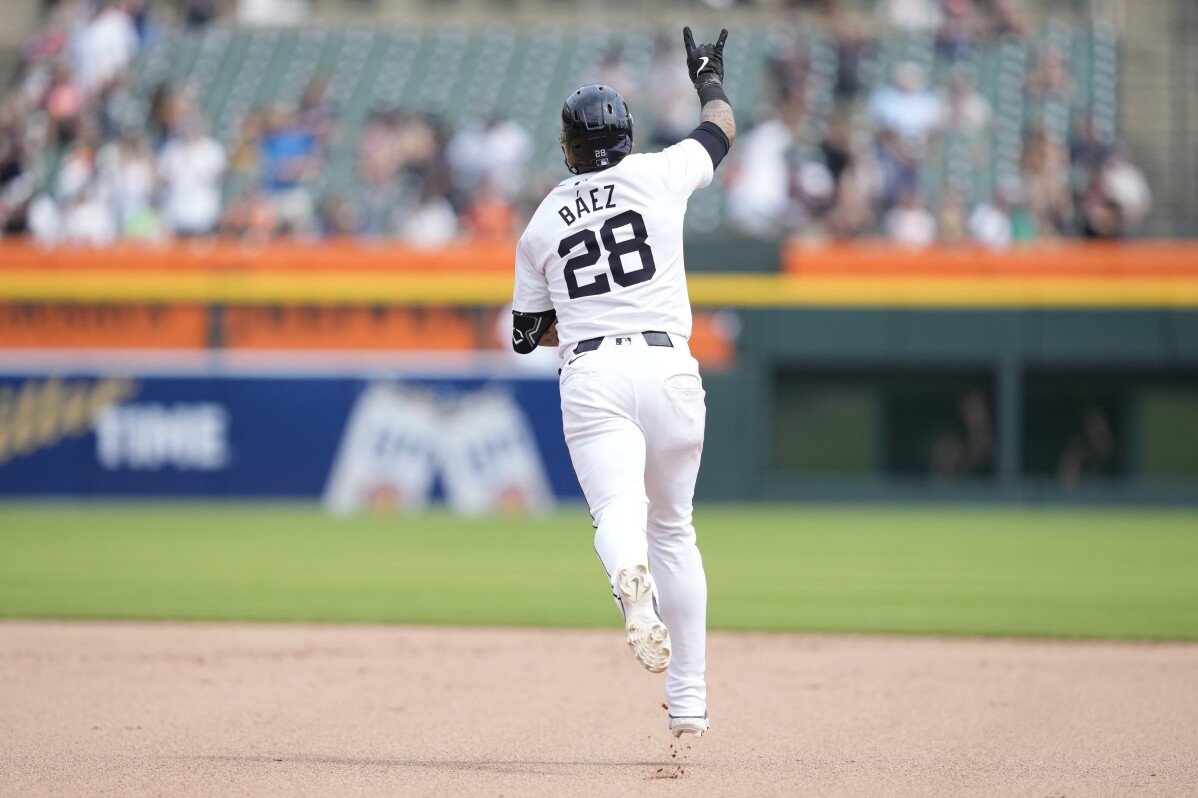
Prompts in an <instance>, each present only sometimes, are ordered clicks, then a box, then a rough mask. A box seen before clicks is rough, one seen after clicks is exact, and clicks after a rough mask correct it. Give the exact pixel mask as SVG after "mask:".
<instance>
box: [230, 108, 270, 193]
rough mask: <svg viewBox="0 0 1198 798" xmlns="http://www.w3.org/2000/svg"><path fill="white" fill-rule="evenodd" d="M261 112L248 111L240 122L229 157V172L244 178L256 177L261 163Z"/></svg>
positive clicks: (262, 123)
mask: <svg viewBox="0 0 1198 798" xmlns="http://www.w3.org/2000/svg"><path fill="white" fill-rule="evenodd" d="M263 127H264V120H263V117H262V112H261V111H258V110H255V109H250V111H249V112H247V113H246V115H245V118H244V119H242V120H241V128H240V129H239V130H238V131H237V138H236V139H235V140H234V143H233V153H232V155H230V156H229V171H231V172H233V174H236V175H242V176H245V177H257V176H258V174H259V173H260V171H261V163H262V133H263Z"/></svg>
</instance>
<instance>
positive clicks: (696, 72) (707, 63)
mask: <svg viewBox="0 0 1198 798" xmlns="http://www.w3.org/2000/svg"><path fill="white" fill-rule="evenodd" d="M727 38H728V29H727V28H724V29H723V30H721V31H720V38H719V39H718V40H716V43H715V44H699V45H696V44H695V37H694V36H692V35H691V29H690V28H689V27H686V28H683V29H682V43H683V44H685V45H686V68H687V69H688V70H690V74H691V83H694V84H695V88H696V89H699V88H702V87H703V86H706V85H707V84H709V83H723V82H724V40H725V39H727Z"/></svg>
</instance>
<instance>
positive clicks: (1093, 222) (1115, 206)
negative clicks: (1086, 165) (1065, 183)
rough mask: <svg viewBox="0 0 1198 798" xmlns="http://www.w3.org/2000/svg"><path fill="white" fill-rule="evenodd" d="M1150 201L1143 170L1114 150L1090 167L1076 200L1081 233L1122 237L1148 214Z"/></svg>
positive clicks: (1096, 236)
mask: <svg viewBox="0 0 1198 798" xmlns="http://www.w3.org/2000/svg"><path fill="white" fill-rule="evenodd" d="M1151 205H1152V195H1151V193H1150V192H1149V190H1148V181H1147V180H1145V179H1144V173H1143V172H1141V171H1140V170H1139V169H1138V168H1137V167H1136V166H1134V165H1133V164H1131V163H1129V162H1128V161H1127V160H1125V159H1124V158H1123V155H1122V153H1120V152H1119V151H1118V150H1116V151H1115V152H1114V153H1112V154H1111V156H1110V157H1108V158H1107V160H1106V161H1105V162H1104V163H1103V164H1102V165H1101V166H1096V167H1094V168H1093V169H1092V170H1091V173H1090V180H1089V183H1088V185H1087V186H1086V188H1085V190H1084V191H1083V192H1082V195H1081V197H1080V198H1079V200H1078V207H1079V211H1080V212H1081V217H1082V225H1083V228H1082V233H1083V234H1084V235H1085V236H1086V237H1087V238H1122V237H1123V236H1125V235H1127V234H1128V233H1129V232H1130V231H1131V229H1132V228H1133V227H1135V225H1137V224H1139V222H1141V221H1142V220H1143V219H1144V217H1145V216H1147V215H1148V211H1149V209H1150V207H1151Z"/></svg>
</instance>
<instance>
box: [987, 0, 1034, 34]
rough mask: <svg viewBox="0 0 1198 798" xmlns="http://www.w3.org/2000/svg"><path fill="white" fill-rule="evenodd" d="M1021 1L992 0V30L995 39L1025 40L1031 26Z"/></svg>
mask: <svg viewBox="0 0 1198 798" xmlns="http://www.w3.org/2000/svg"><path fill="white" fill-rule="evenodd" d="M1022 1H1023V0H993V4H994V5H993V9H992V11H993V15H994V16H993V22H992V30H993V32H994V35H995V36H996V37H1001V36H1011V37H1014V38H1017V39H1026V38H1027V36H1028V32H1029V31H1030V30H1031V25H1030V23H1029V22H1028V19H1027V14H1026V13H1025V12H1024V10H1023V5H1022Z"/></svg>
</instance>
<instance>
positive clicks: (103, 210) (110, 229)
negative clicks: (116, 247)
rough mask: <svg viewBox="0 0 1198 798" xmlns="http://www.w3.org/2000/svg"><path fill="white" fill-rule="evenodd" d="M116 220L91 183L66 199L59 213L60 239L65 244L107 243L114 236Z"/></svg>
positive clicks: (114, 237) (102, 244)
mask: <svg viewBox="0 0 1198 798" xmlns="http://www.w3.org/2000/svg"><path fill="white" fill-rule="evenodd" d="M117 232H118V231H117V226H116V221H115V220H114V219H113V218H112V212H111V211H110V210H109V208H108V204H107V203H106V202H105V201H104V197H103V196H102V195H101V193H100V191H99V188H98V187H97V186H96V185H95V184H94V183H93V184H88V185H87V186H84V187H83V188H82V189H81V190H80V191H78V192H77V193H76V194H75V195H74V196H72V197H71V198H70V199H69V200H68V201H67V202H66V211H65V212H64V213H63V215H62V240H63V241H64V242H66V243H68V244H75V245H81V246H93V247H107V246H110V245H111V244H112V243H113V242H114V241H116V238H117Z"/></svg>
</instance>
